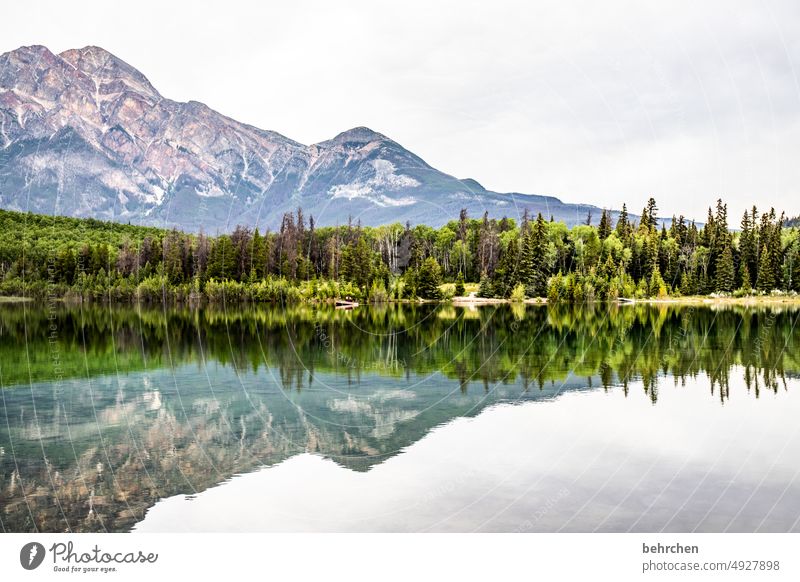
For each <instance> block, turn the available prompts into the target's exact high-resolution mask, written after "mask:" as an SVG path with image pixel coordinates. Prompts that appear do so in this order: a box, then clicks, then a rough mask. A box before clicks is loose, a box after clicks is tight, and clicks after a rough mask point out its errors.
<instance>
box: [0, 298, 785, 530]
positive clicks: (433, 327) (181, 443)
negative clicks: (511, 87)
mask: <svg viewBox="0 0 800 582" xmlns="http://www.w3.org/2000/svg"><path fill="white" fill-rule="evenodd" d="M798 318H800V310H798V309H796V308H790V307H779V306H775V307H761V308H745V307H724V308H722V307H717V308H715V307H705V306H704V307H698V306H693V307H678V306H666V305H660V306H646V305H624V306H615V305H611V306H609V305H603V304H598V305H589V306H581V307H579V308H572V307H568V306H544V305H529V306H523V305H496V306H482V307H479V308H474V307H473V308H470V307H455V306H452V305H448V304H441V305H385V306H362V307H359V308H357V309H355V310H352V311H341V310H335V309H332V308H328V307H316V306H306V305H303V306H284V305H274V306H255V307H236V308H230V309H223V308H210V307H209V308H202V309H189V308H173V307H170V308H158V307H156V308H144V307H142V308H131V307H108V306H102V305H89V306H87V305H84V306H66V305H62V304H49V305H36V304H33V303H25V304H0V385H2V389H0V396H1V397H2V400H0V527H2V531H6V532H33V531H42V532H62V531H75V532H77V531H100V532H103V531H108V532H119V531H122V532H127V531H148V532H149V531H170V532H171V531H244V532H247V531H503V532H518V531H545V532H554V531H580V532H587V531H612V532H618V531H676V532H684V531H699V532H700V531H702V532H721V531H734V532H736V531H743V532H751V531H779V532H784V531H798V530H800V524H799V522H800V478H798V477H800V475H799V473H800V354H798V347H800V345H799V344H800V341H798V340H800V332H798V328H797V322H798Z"/></svg>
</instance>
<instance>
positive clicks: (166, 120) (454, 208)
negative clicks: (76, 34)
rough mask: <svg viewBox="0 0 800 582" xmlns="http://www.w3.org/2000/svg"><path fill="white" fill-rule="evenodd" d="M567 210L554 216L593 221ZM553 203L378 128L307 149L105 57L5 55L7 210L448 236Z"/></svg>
mask: <svg viewBox="0 0 800 582" xmlns="http://www.w3.org/2000/svg"><path fill="white" fill-rule="evenodd" d="M554 200H555V199H552V198H549V199H547V201H546V204H547V206H546V211H547V214H548V215H550V214H553V215H554V216H555V217H556V218H564V219H565V220H567V221H573V222H574V220H575V217H576V216H579V215H583V216H585V210H584V211H582V212H580V213H579V212H576V209H575V208H574V207H569V205H562V204H561V203H560V202H559V201H555V202H554ZM543 201H544V198H542V197H538V196H521V195H510V194H509V195H506V194H497V193H495V192H491V191H488V190H484V189H483V188H482V187H479V185H477V183H475V182H470V181H468V180H465V181H461V180H457V179H456V178H454V177H453V176H450V175H448V174H445V173H443V172H440V171H439V170H437V169H435V168H433V167H431V166H430V165H428V164H427V163H425V161H423V160H422V159H421V158H419V156H416V155H415V154H413V153H412V152H410V151H409V150H407V149H405V148H404V147H403V146H401V145H400V144H398V143H397V142H395V141H393V140H391V139H390V138H388V137H387V136H385V135H383V134H381V133H378V132H377V131H374V130H372V129H370V128H368V127H363V126H360V127H354V128H352V129H349V130H347V131H345V132H342V133H340V134H339V135H337V136H336V137H334V138H332V139H330V140H327V141H323V142H320V143H317V144H314V145H311V146H305V145H303V144H301V143H298V142H296V141H293V140H291V139H289V138H287V137H284V136H283V135H281V134H278V133H276V132H273V131H268V130H263V129H259V128H256V127H253V126H251V125H247V124H244V123H241V122H239V121H236V120H234V119H231V118H229V117H226V116H224V115H222V114H220V113H218V112H217V111H214V110H213V109H211V108H209V107H207V106H206V105H203V104H202V103H200V102H197V101H190V102H188V103H179V102H176V101H172V100H170V99H168V98H165V97H162V96H161V95H160V94H159V92H158V91H157V90H156V89H155V87H153V85H152V84H151V83H150V81H148V79H147V77H145V76H144V75H143V74H142V73H141V72H140V71H138V70H137V69H135V68H134V67H132V66H131V65H129V64H128V63H126V62H125V61H123V60H122V59H120V58H118V57H116V56H115V55H113V54H112V53H110V52H108V51H106V50H105V49H103V48H100V47H97V46H87V47H83V48H80V49H70V50H67V51H64V52H63V53H61V54H59V55H55V54H53V53H52V52H51V51H50V50H48V49H47V48H46V47H44V46H28V47H21V48H19V49H17V50H14V51H11V52H8V53H5V54H2V55H0V207H5V208H10V209H15V210H25V211H28V210H29V211H33V212H40V213H45V214H52V213H58V214H65V215H70V216H91V217H93V218H103V219H110V220H119V221H126V222H127V221H131V222H137V223H140V224H152V225H159V226H170V227H171V226H177V227H179V228H183V229H186V230H198V229H200V228H201V227H203V228H205V229H206V230H207V231H209V232H212V231H215V230H223V231H224V230H231V229H232V228H233V227H234V226H235V225H236V224H244V225H255V224H259V225H261V226H267V227H271V226H276V225H278V224H279V223H280V221H281V217H282V215H283V213H285V212H291V211H294V210H296V208H297V207H298V206H302V207H303V209H304V211H305V212H306V213H307V214H313V215H314V217H315V218H316V219H317V224H319V225H321V226H322V225H327V224H337V223H339V224H343V223H345V222H346V221H347V219H348V216H350V215H352V216H354V217H358V219H360V220H361V221H362V223H363V224H365V225H366V224H384V223H388V222H395V221H400V222H406V221H411V222H415V223H426V224H429V225H431V226H437V225H440V224H443V223H445V222H447V221H448V220H451V219H453V218H454V217H456V216H458V212H459V210H460V209H461V208H462V207H465V208H467V209H468V211H469V212H470V214H471V215H473V216H478V215H482V214H483V213H484V211H488V212H489V214H490V215H491V216H502V215H505V214H508V213H509V212H514V211H517V210H518V211H520V212H521V209H522V208H523V207H526V206H527V207H528V208H529V209H530V210H531V211H532V212H535V211H537V210H538V209H539V208H540V207H541V209H542V210H545V208H544V205H545V202H543ZM559 205H561V206H564V207H565V208H568V209H567V210H565V211H563V212H561V211H559ZM584 208H586V207H584ZM595 214H596V215H599V209H597V212H596V213H595Z"/></svg>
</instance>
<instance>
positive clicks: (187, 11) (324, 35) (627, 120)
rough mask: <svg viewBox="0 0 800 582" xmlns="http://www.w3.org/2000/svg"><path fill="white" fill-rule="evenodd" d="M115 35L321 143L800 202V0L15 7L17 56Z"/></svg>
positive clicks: (622, 195) (171, 72) (667, 195)
mask: <svg viewBox="0 0 800 582" xmlns="http://www.w3.org/2000/svg"><path fill="white" fill-rule="evenodd" d="M23 44H44V45H47V46H48V47H49V48H50V49H51V50H53V51H55V52H60V51H62V50H65V49H67V48H73V47H81V46H85V45H88V44H95V45H99V46H102V47H104V48H106V49H108V50H110V51H111V52H113V53H115V54H116V55H117V56H119V57H121V58H122V59H124V60H126V61H128V62H129V63H130V64H132V65H134V66H135V67H137V68H139V69H140V70H141V71H142V72H144V73H145V75H147V76H148V77H149V78H150V80H151V81H152V83H153V84H154V85H155V86H156V88H157V89H159V90H160V91H161V93H162V94H164V95H165V96H167V97H171V98H173V99H178V100H182V101H185V100H189V99H195V100H198V101H203V102H205V103H207V104H208V105H210V106H211V107H213V108H215V109H217V110H219V111H221V112H222V113H225V114H227V115H229V116H231V117H234V118H236V119H239V120H241V121H245V122H248V123H251V124H253V125H256V126H259V127H262V128H266V129H273V130H276V131H279V132H281V133H283V134H285V135H287V136H289V137H291V138H293V139H296V140H298V141H301V142H304V143H313V142H317V141H321V140H323V139H327V138H329V137H332V136H333V135H335V134H337V133H339V132H340V131H342V130H344V129H347V128H350V127H354V126H358V125H366V126H369V127H371V128H373V129H375V130H377V131H380V132H382V133H384V134H386V135H388V136H390V137H392V138H393V139H395V140H397V141H398V142H400V143H401V144H403V145H404V146H406V147H407V148H409V149H410V150H412V151H414V152H415V153H417V154H419V155H421V156H422V157H423V158H424V159H426V160H427V161H428V162H429V163H431V164H432V165H433V166H435V167H437V168H439V169H441V170H444V171H446V172H448V173H451V174H454V175H456V176H458V177H462V178H463V177H473V178H475V179H477V180H478V181H479V182H481V183H482V184H483V185H484V186H486V187H487V188H491V189H493V190H498V191H517V192H527V193H537V194H552V195H556V196H559V197H560V198H562V199H563V200H566V201H572V202H592V203H595V204H598V205H600V206H610V207H619V206H620V205H621V204H622V202H623V201H627V202H628V205H629V207H631V208H633V209H634V210H637V211H638V210H639V208H641V206H642V205H643V204H644V201H645V200H646V198H647V197H648V196H650V195H654V196H655V197H656V198H657V200H658V201H659V206H660V208H661V210H662V214H664V215H669V214H672V213H673V212H684V213H686V214H688V215H690V216H692V215H693V216H697V217H699V218H702V217H703V216H704V215H705V208H706V207H707V206H708V204H709V203H711V202H712V201H713V200H715V199H716V198H717V197H719V196H723V197H724V198H726V199H727V200H728V201H729V202H730V206H731V211H732V212H734V213H736V214H739V213H740V211H741V210H742V209H743V208H744V207H745V206H747V205H749V204H751V203H752V202H756V203H757V204H759V205H760V206H767V205H775V206H777V207H780V208H785V209H786V210H787V211H788V212H790V213H791V214H800V195H799V194H800V81H798V77H797V75H798V73H800V60H799V57H800V3H798V2H796V1H792V0H789V1H785V2H768V1H754V2H730V1H729V2H697V1H693V2H683V1H677V2H676V1H670V2H663V1H661V2H642V1H631V2H602V3H589V2H587V3H573V2H563V1H562V2H539V1H535V2H514V3H512V2H503V1H498V0H485V1H483V2H470V1H464V0H462V1H453V2H449V1H442V2H434V1H428V2H417V1H403V2H397V1H393V2H378V1H374V0H373V1H364V2H361V1H358V2H331V1H324V0H323V1H303V0H300V1H288V0H284V1H282V2H240V1H237V0H227V1H226V2H214V3H211V2H209V3H207V4H204V3H202V2H194V3H193V4H191V5H190V4H188V3H178V2H175V3H169V2H165V1H163V0H161V1H159V2H150V1H138V2H125V3H114V2H76V1H73V2H36V3H35V5H31V3H23V2H15V3H13V4H10V5H9V4H7V5H4V7H3V9H2V16H1V17H0V52H5V51H6V50H11V49H14V48H16V47H17V46H20V45H23Z"/></svg>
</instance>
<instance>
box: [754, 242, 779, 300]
mask: <svg viewBox="0 0 800 582" xmlns="http://www.w3.org/2000/svg"><path fill="white" fill-rule="evenodd" d="M759 255H760V256H759V262H758V275H757V277H756V289H758V290H759V291H764V292H769V291H772V290H773V289H774V288H775V275H774V273H773V272H772V256H771V253H770V250H769V247H768V246H767V245H764V246H763V247H761V253H759Z"/></svg>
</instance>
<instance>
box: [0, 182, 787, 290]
mask: <svg viewBox="0 0 800 582" xmlns="http://www.w3.org/2000/svg"><path fill="white" fill-rule="evenodd" d="M657 213H658V209H657V206H656V202H655V200H653V199H652V198H651V199H650V201H649V202H648V204H647V206H646V207H645V208H644V209H643V211H642V213H641V215H639V216H638V217H637V218H636V219H634V217H632V216H630V215H629V214H628V211H627V208H625V207H624V206H623V210H622V212H621V214H620V216H619V218H618V220H616V222H614V221H612V218H611V213H610V212H605V211H604V212H603V213H602V215H601V216H600V217H596V219H595V217H591V216H587V218H586V221H585V224H582V225H578V226H574V227H572V228H568V227H567V226H566V225H565V224H563V223H560V222H554V221H553V220H552V219H548V218H547V217H544V216H542V215H538V216H529V215H528V214H527V212H526V213H525V214H524V215H523V216H522V218H521V220H520V221H519V222H517V221H515V220H513V219H510V218H503V219H500V220H496V219H490V218H488V216H487V215H484V216H483V217H480V218H475V217H470V216H468V215H467V212H466V211H463V210H462V212H461V214H460V216H458V217H457V218H455V219H454V220H452V221H450V222H449V223H448V224H446V225H445V226H443V227H441V228H439V229H435V228H431V227H429V226H425V225H416V226H413V225H410V224H406V225H402V224H391V225H386V226H380V227H362V226H361V225H360V224H359V223H357V222H356V223H353V222H350V223H349V224H347V225H344V226H338V227H322V228H319V227H317V226H316V225H315V222H314V218H313V217H310V216H309V217H306V216H305V215H304V214H303V211H302V210H301V209H298V210H297V212H296V213H291V214H286V215H285V216H284V217H283V220H282V223H281V226H280V228H279V229H278V230H276V231H274V232H263V233H262V232H260V231H259V230H258V229H255V230H251V229H249V228H245V227H237V228H236V229H235V230H234V231H233V232H231V233H230V234H221V235H218V236H209V235H207V234H205V233H203V232H200V233H199V234H189V233H184V232H180V231H177V230H164V229H158V228H150V227H139V226H132V225H129V224H118V223H112V222H101V221H97V220H92V219H74V218H65V217H53V216H43V215H34V214H26V213H19V212H11V211H0V295H5V296H31V297H38V298H44V297H65V298H73V299H83V300H88V299H92V300H101V301H103V300H104V301H125V302H129V301H146V302H157V301H164V300H166V301H191V300H203V299H206V300H210V301H278V300H330V299H334V298H339V297H352V298H353V299H358V300H362V301H364V300H369V301H375V302H382V301H393V300H395V301H396V300H416V299H433V300H435V299H443V298H444V299H446V298H448V297H449V296H452V295H453V294H455V295H462V294H464V292H465V291H464V290H465V282H468V281H471V282H480V286H479V290H478V293H477V294H478V295H479V296H481V297H495V298H510V299H512V300H521V299H524V298H526V297H527V298H531V297H547V298H548V300H550V301H554V302H558V301H564V302H583V301H593V300H598V301H601V300H615V299H618V298H620V297H630V298H648V297H666V296H689V295H708V294H713V293H718V294H731V295H736V296H741V295H749V294H776V293H792V292H797V291H800V272H798V266H799V265H800V237H799V236H798V226H797V220H796V219H795V220H793V221H789V220H787V219H786V218H785V216H784V215H783V214H781V215H778V214H777V213H776V211H775V210H774V209H770V210H769V211H766V212H759V210H758V209H757V208H756V207H755V206H754V207H753V208H752V209H751V210H748V211H747V212H745V213H744V214H743V216H742V217H741V220H740V221H739V222H738V223H736V224H732V221H731V219H729V217H728V209H727V206H726V205H725V204H724V203H723V202H722V201H721V200H720V201H718V202H717V204H716V207H715V208H710V209H709V212H708V217H707V218H706V220H705V222H704V223H703V224H702V225H698V224H696V223H695V222H692V221H688V220H686V219H685V218H684V217H682V216H680V217H673V218H672V219H671V220H668V221H665V220H663V219H660V218H659V217H658V214H657ZM444 283H452V284H451V285H444Z"/></svg>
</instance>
